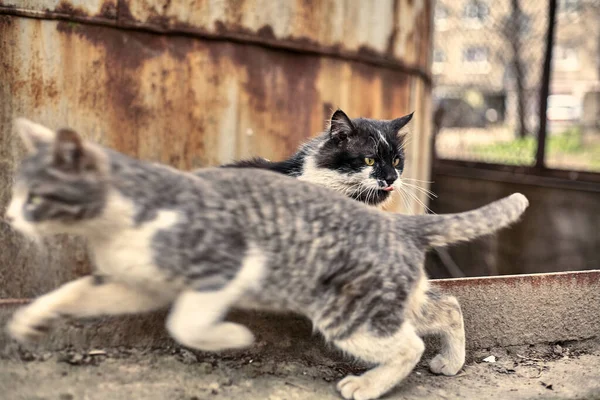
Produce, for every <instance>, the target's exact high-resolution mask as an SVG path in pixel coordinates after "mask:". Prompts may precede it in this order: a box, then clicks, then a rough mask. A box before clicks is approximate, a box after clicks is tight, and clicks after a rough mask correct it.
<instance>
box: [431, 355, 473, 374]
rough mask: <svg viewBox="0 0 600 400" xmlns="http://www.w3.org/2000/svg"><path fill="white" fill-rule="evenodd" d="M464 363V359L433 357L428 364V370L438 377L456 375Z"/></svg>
mask: <svg viewBox="0 0 600 400" xmlns="http://www.w3.org/2000/svg"><path fill="white" fill-rule="evenodd" d="M464 363H465V359H464V357H447V356H444V355H442V354H438V355H437V356H435V357H434V358H433V359H432V360H431V362H430V363H429V369H430V370H431V372H433V373H434V374H438V375H448V376H451V375H456V374H457V373H458V371H460V369H461V368H462V366H463V364H464Z"/></svg>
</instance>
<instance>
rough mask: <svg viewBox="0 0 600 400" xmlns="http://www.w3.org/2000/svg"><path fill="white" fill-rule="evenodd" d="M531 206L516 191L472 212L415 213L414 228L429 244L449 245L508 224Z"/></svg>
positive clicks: (491, 231)
mask: <svg viewBox="0 0 600 400" xmlns="http://www.w3.org/2000/svg"><path fill="white" fill-rule="evenodd" d="M528 205H529V201H528V200H527V198H526V197H525V196H523V195H522V194H521V193H515V194H512V195H510V196H508V197H505V198H503V199H501V200H498V201H495V202H493V203H490V204H488V205H486V206H483V207H481V208H478V209H476V210H473V211H467V212H464V213H458V214H446V215H418V216H414V217H413V218H415V222H416V224H415V226H414V229H415V230H416V233H417V236H418V237H420V239H421V240H422V242H423V244H425V245H426V246H428V247H434V246H447V245H449V244H452V243H458V242H463V241H468V240H471V239H475V238H477V237H479V236H485V235H489V234H491V233H494V232H496V231H497V230H499V229H502V228H504V227H507V226H509V225H510V224H512V223H514V222H516V221H517V220H518V219H519V218H520V217H521V215H522V214H523V212H524V211H525V209H526V208H527V206H528Z"/></svg>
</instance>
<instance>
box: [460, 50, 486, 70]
mask: <svg viewBox="0 0 600 400" xmlns="http://www.w3.org/2000/svg"><path fill="white" fill-rule="evenodd" d="M489 58H490V52H489V50H488V48H487V47H485V46H469V47H466V48H465V49H464V50H463V53H462V62H463V67H464V71H465V72H466V73H468V74H482V73H487V72H489V69H490V61H489Z"/></svg>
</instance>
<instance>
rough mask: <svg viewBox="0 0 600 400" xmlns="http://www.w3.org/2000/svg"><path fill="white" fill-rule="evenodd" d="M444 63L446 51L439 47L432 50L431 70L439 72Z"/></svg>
mask: <svg viewBox="0 0 600 400" xmlns="http://www.w3.org/2000/svg"><path fill="white" fill-rule="evenodd" d="M445 63H446V53H445V52H444V50H441V49H434V50H433V63H432V65H431V72H433V73H434V74H436V75H437V74H441V73H442V72H443V70H444V64H445Z"/></svg>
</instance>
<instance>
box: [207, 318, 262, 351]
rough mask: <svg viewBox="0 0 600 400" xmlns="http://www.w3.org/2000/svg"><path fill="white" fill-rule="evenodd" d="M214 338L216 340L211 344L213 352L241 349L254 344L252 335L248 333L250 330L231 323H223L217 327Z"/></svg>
mask: <svg viewBox="0 0 600 400" xmlns="http://www.w3.org/2000/svg"><path fill="white" fill-rule="evenodd" d="M214 337H216V338H218V340H216V341H214V342H213V343H212V345H213V346H214V348H213V349H212V350H213V351H219V350H227V349H243V348H245V347H250V346H251V345H252V344H253V343H254V334H253V333H252V332H250V329H248V328H246V327H245V326H243V325H240V324H236V323H233V322H223V323H221V324H219V325H217V326H216V327H215V332H214Z"/></svg>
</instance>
